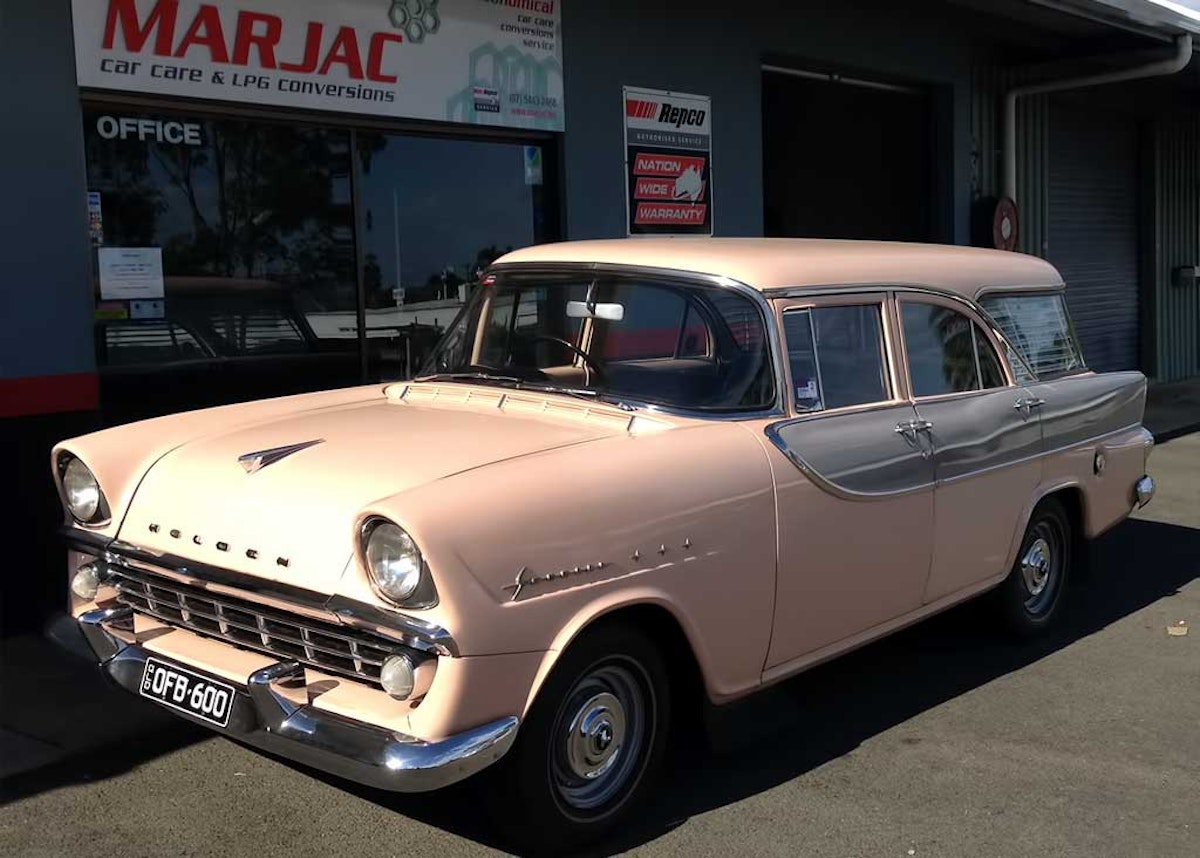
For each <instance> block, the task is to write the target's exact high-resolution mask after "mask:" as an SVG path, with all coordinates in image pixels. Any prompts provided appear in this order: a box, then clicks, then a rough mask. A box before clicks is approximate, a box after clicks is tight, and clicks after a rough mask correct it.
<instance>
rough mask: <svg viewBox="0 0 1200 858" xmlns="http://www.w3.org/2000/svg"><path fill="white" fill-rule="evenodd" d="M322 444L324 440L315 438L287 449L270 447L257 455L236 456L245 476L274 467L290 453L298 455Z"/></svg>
mask: <svg viewBox="0 0 1200 858" xmlns="http://www.w3.org/2000/svg"><path fill="white" fill-rule="evenodd" d="M324 443H325V439H324V438H317V439H316V440H315V441H305V442H303V443H301V444H291V445H289V446H287V447H272V448H271V449H270V450H259V451H258V452H257V453H244V454H242V455H241V456H238V464H239V465H241V466H242V467H243V468H245V470H246V473H247V474H253V473H256V472H258V471H261V470H262V469H263V468H265V467H267V465H274V464H275V463H276V462H278V461H279V460H280V459H286V458H287V457H288V456H290V455H292V453H299V452H300V451H301V450H307V449H308V448H309V447H315V446H317V445H318V444H324Z"/></svg>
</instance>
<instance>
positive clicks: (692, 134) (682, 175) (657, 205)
mask: <svg viewBox="0 0 1200 858" xmlns="http://www.w3.org/2000/svg"><path fill="white" fill-rule="evenodd" d="M624 95H625V182H626V187H625V196H626V201H627V206H626V207H627V209H628V216H627V226H628V231H629V234H630V235H712V231H713V229H712V223H713V221H712V105H711V102H710V100H709V98H708V97H707V96H702V95H685V94H683V93H678V92H667V91H664V90H657V89H639V88H636V87H630V86H627V87H625V93H624Z"/></svg>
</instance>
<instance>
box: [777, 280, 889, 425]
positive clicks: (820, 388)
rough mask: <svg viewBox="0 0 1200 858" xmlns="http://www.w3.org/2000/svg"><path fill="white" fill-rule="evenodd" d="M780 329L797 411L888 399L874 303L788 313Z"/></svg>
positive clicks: (878, 309)
mask: <svg viewBox="0 0 1200 858" xmlns="http://www.w3.org/2000/svg"><path fill="white" fill-rule="evenodd" d="M783 330H784V337H785V338H786V340H787V347H788V359H789V361H790V363H791V370H792V385H793V388H794V390H795V395H796V407H797V408H798V409H799V410H801V411H821V410H824V409H827V408H844V407H846V406H849V405H863V404H866V403H870V402H884V401H886V400H887V399H889V388H888V383H887V369H886V366H887V365H886V363H885V361H884V356H883V325H882V321H881V318H880V307H879V305H878V304H864V305H854V306H845V307H814V308H812V309H807V310H789V311H787V312H785V313H784V314H783Z"/></svg>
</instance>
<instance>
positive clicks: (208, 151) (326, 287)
mask: <svg viewBox="0 0 1200 858" xmlns="http://www.w3.org/2000/svg"><path fill="white" fill-rule="evenodd" d="M111 114H112V111H111V110H105V109H98V108H89V109H86V110H85V111H84V132H85V133H84V140H85V150H86V156H87V175H88V190H89V191H91V192H94V193H98V194H99V196H100V210H101V219H100V226H101V235H100V236H98V239H99V240H98V241H97V242H96V243H97V244H99V245H102V246H103V247H109V248H114V247H136V248H157V249H159V250H160V251H161V254H162V264H163V295H162V296H161V298H162V301H163V303H162V306H161V307H154V308H151V310H150V312H151V313H153V314H160V315H159V322H158V325H157V330H159V331H162V332H175V333H176V337H175V341H174V343H173V344H172V345H171V346H170V347H169V348H168V347H165V346H164V347H163V348H155V349H152V348H148V347H144V346H143V347H138V348H131V347H129V346H127V345H126V342H125V341H124V340H121V341H120V342H117V341H111V345H110V341H109V340H108V337H109V336H110V335H109V333H108V331H109V329H111V330H113V331H114V333H113V334H112V336H114V337H117V338H118V339H120V338H123V337H127V336H128V334H127V333H125V332H121V333H116V331H118V330H122V329H119V328H114V327H113V326H112V324H111V322H110V321H109V320H112V319H119V318H126V319H128V318H129V317H130V316H131V315H133V314H134V312H135V310H134V308H133V307H132V306H131V304H130V302H129V301H125V300H112V297H111V295H109V294H107V291H108V290H107V289H105V288H104V284H102V283H101V282H100V279H99V275H98V270H97V274H96V277H95V283H94V292H95V298H96V301H97V303H98V305H100V304H102V305H103V306H98V308H97V309H98V313H97V316H98V333H100V332H101V329H103V334H102V335H103V337H104V338H105V341H106V342H105V347H104V348H103V349H98V352H99V354H98V357H99V359H100V368H101V373H102V379H103V378H104V369H105V367H106V366H108V365H110V364H115V363H121V364H122V365H125V366H129V365H138V364H144V365H147V370H148V371H149V370H150V368H151V367H154V366H156V365H162V364H170V363H173V362H178V361H185V360H187V361H190V360H194V359H195V358H197V357H200V358H204V359H209V360H212V361H214V368H215V363H216V361H218V360H219V361H221V370H220V372H219V373H218V372H215V371H214V372H213V373H210V374H207V375H205V374H201V375H198V376H195V377H194V380H193V382H189V387H188V389H187V390H186V391H185V390H184V389H183V388H182V387H180V394H179V395H180V396H186V397H187V399H186V401H185V402H182V403H181V402H169V403H168V402H164V403H162V404H161V407H162V408H168V409H169V408H175V407H178V406H179V405H180V404H185V405H193V406H194V405H197V404H202V403H203V402H206V401H230V400H237V399H246V398H254V397H260V396H270V395H278V394H281V393H289V392H299V391H302V390H313V389H319V388H322V387H333V386H339V385H344V384H351V383H354V382H356V381H358V380H359V378H360V372H359V361H358V354H357V353H358V340H357V336H358V333H357V323H356V309H355V308H356V304H357V285H356V278H355V272H354V259H355V249H354V229H353V227H354V218H353V207H352V205H351V196H350V133H349V132H348V131H346V130H341V129H330V128H319V127H312V126H307V125H300V124H296V123H273V122H260V121H247V120H240V119H204V118H200V117H196V116H192V115H188V114H185V113H177V112H170V111H167V112H160V111H154V112H147V113H137V112H130V111H127V110H122V111H121V112H120V116H121V117H122V118H123V119H122V121H123V122H124V121H125V119H133V120H135V123H136V126H129V127H136V128H137V131H136V132H133V133H126V134H119V135H117V136H115V137H114V136H112V135H111V134H105V135H102V134H101V133H100V128H99V125H100V124H101V122H100V120H101V118H102V117H111ZM161 123H180V124H182V125H183V126H184V127H185V128H187V129H189V133H187V134H183V133H179V134H166V133H163V134H159V133H152V132H153V129H155V128H158V127H160V125H161ZM103 125H104V127H105V128H110V127H112V125H111V119H110V120H109V121H108V122H105V123H103ZM161 127H166V126H161ZM172 141H173V142H172ZM147 297H152V296H147ZM138 312H143V313H144V312H146V310H145V308H141V309H140V310H138ZM139 321H140V320H139ZM154 327H155V326H153V325H149V324H143V325H142V326H141V327H136V326H135V327H130V328H129V329H128V330H129V331H133V330H139V331H141V332H142V333H141V336H147V335H148V334H147V332H148V331H150V330H151V329H152V328H154ZM179 331H184V332H185V335H186V337H187V338H188V339H182V338H181V337H180V336H179V335H178V332H179ZM189 341H190V343H191V347H185V346H186V344H187V343H188V342H189ZM267 356H271V357H272V358H273V360H263V358H264V357H267ZM241 358H254V360H253V361H252V362H251V361H242V360H239V359H241ZM156 371H157V372H158V377H160V378H164V379H165V378H166V377H167V376H164V375H163V374H162V372H161V370H156ZM168 375H169V373H168ZM196 379H198V381H197V380H196ZM120 384H128V385H129V386H130V392H131V393H136V391H135V390H134V385H135V384H136V375H135V374H130V373H123V374H122V375H121V376H120V377H119V378H117V377H112V378H111V379H109V385H110V386H109V387H108V388H106V396H107V395H108V394H109V393H114V394H115V395H117V396H118V397H120V396H121V394H120V393H119V392H117V391H115V388H113V387H112V386H113V385H120ZM206 386H207V388H208V389H202V388H205V387H206ZM143 398H144V397H143Z"/></svg>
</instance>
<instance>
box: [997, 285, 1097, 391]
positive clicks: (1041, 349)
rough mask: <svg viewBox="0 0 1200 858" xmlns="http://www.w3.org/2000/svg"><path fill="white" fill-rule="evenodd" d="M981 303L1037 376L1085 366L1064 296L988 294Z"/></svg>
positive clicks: (1062, 372)
mask: <svg viewBox="0 0 1200 858" xmlns="http://www.w3.org/2000/svg"><path fill="white" fill-rule="evenodd" d="M980 304H981V305H982V306H983V308H984V309H985V310H987V311H988V313H989V314H991V317H992V318H993V319H994V320H995V321H996V325H997V326H998V327H999V328H1000V330H1002V331H1003V332H1004V335H1005V336H1006V337H1007V338H1008V341H1009V342H1010V343H1012V344H1013V347H1014V348H1016V349H1017V351H1018V352H1020V353H1021V356H1022V357H1024V358H1025V361H1026V362H1027V363H1028V364H1029V366H1030V368H1031V369H1032V370H1033V371H1034V372H1035V373H1037V376H1038V378H1046V377H1053V376H1055V375H1063V374H1064V373H1069V372H1075V371H1077V370H1081V369H1083V368H1084V363H1083V355H1082V354H1081V353H1080V351H1079V343H1078V342H1077V341H1076V340H1075V333H1074V331H1073V330H1072V329H1071V319H1070V317H1069V316H1068V315H1067V307H1066V304H1065V302H1064V300H1063V296H1062V295H987V296H984V298H983V299H982V300H981V301H980Z"/></svg>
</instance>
